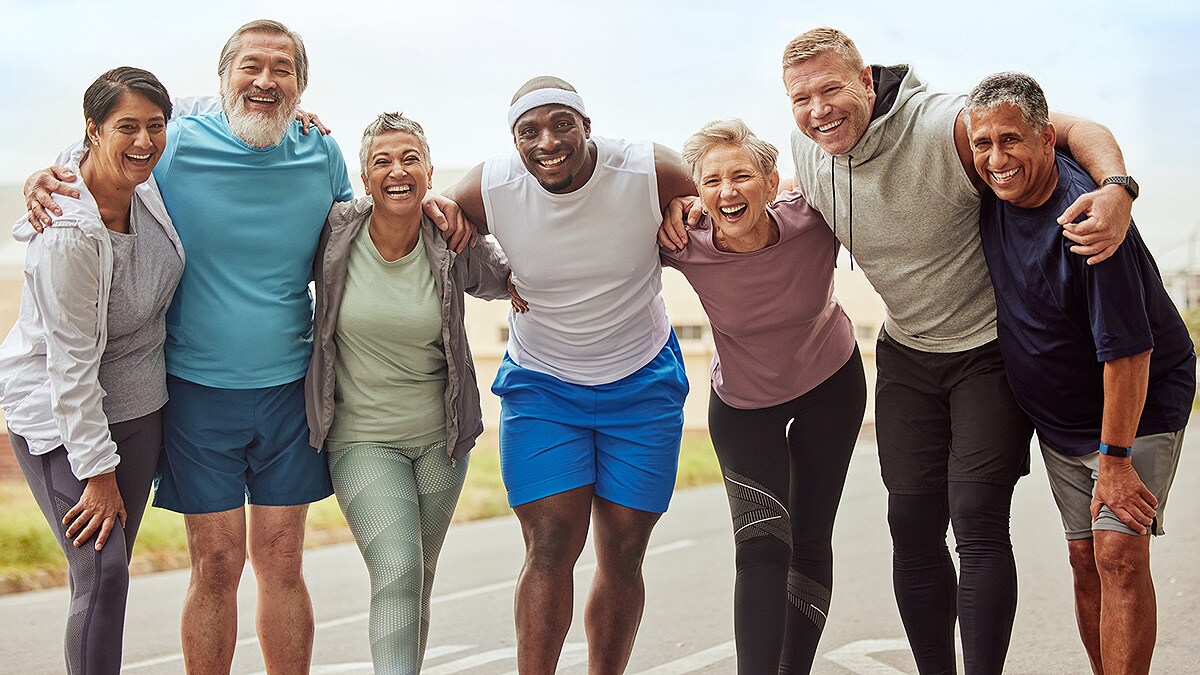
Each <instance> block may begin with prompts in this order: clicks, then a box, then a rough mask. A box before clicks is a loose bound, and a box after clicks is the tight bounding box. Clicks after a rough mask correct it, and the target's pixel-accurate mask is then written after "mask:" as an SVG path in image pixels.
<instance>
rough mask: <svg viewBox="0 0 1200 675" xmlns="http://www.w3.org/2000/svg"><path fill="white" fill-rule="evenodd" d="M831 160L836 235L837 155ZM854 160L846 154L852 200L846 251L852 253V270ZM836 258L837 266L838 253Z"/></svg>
mask: <svg viewBox="0 0 1200 675" xmlns="http://www.w3.org/2000/svg"><path fill="white" fill-rule="evenodd" d="M829 160H830V168H829V183H830V186H831V187H832V188H833V233H834V234H835V235H836V234H837V203H838V201H837V157H836V156H830V158H829ZM853 162H854V155H846V171H847V174H846V177H847V183H848V187H849V190H850V200H849V201H850V204H849V206H850V208H849V215H850V225H849V227H847V228H846V229H847V231H848V233H849V236H848V237H847V239H848V240H849V241H848V242H847V244H846V252H847V253H849V254H850V269H851V271H853V270H854V164H853ZM834 258H835V259H834V261H833V264H834V266H835V267H836V266H837V260H836V258H837V254H836V253H835V254H834Z"/></svg>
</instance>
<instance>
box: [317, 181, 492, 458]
mask: <svg viewBox="0 0 1200 675" xmlns="http://www.w3.org/2000/svg"><path fill="white" fill-rule="evenodd" d="M371 206H372V204H371V198H370V197H369V196H368V197H360V198H358V199H356V200H354V201H352V202H340V203H337V204H334V205H333V208H332V209H331V210H330V212H329V218H328V219H327V220H326V221H325V229H324V230H322V231H321V241H320V243H319V244H318V245H317V255H316V258H315V260H314V263H313V278H314V280H315V281H316V310H315V313H314V316H313V354H312V361H311V362H310V363H309V366H308V375H307V376H306V377H305V378H304V399H305V408H306V410H307V413H308V442H309V443H311V444H312V446H313V447H314V448H317V449H322V447H323V446H324V444H325V439H326V437H328V435H329V428H330V427H331V426H332V425H333V411H334V404H333V392H334V388H335V386H336V384H337V383H336V379H335V378H336V374H335V372H334V367H333V362H334V359H335V357H336V356H337V345H336V344H335V343H334V341H333V332H334V328H335V327H336V326H337V317H338V312H339V311H340V310H341V306H342V293H343V292H345V290H346V268H347V266H348V264H349V259H350V247H351V244H352V243H353V242H354V239H355V237H357V236H358V233H359V232H361V231H362V228H363V227H364V226H365V225H366V224H367V222H368V221H369V220H370V217H371ZM421 234H422V235H423V236H422V237H421V239H422V241H424V242H425V254H426V256H427V257H428V258H429V266H430V269H432V271H433V281H434V285H435V286H436V287H437V291H438V297H439V298H441V305H442V343H443V345H444V347H445V350H446V366H447V372H446V395H445V404H446V453H447V454H448V455H449V456H450V459H451V460H458V459H460V458H462V457H463V456H464V455H466V454H467V453H468V452H470V451H471V448H472V447H473V446H474V445H475V439H476V438H478V437H479V434H481V433H482V432H483V413H482V411H481V410H480V408H479V385H478V383H477V381H476V379H475V364H474V363H473V362H472V361H471V348H470V347H469V346H468V345H467V333H466V329H465V327H464V325H463V311H464V305H463V292H464V291H465V292H467V293H470V294H471V295H473V296H475V297H477V298H482V299H484V300H499V299H504V298H507V297H509V296H508V274H509V269H508V261H507V260H506V259H505V258H504V255H503V254H502V253H501V252H500V249H498V248H496V246H495V245H493V244H492V243H491V242H488V241H486V240H481V241H479V242H478V243H477V244H476V245H475V246H474V247H468V248H466V249H464V250H463V252H462V253H457V254H456V253H455V252H454V251H451V250H450V249H449V248H448V247H447V246H446V241H445V239H443V238H442V234H441V232H439V231H438V229H437V227H436V226H435V225H434V224H433V221H431V220H430V219H429V218H428V217H425V216H422V217H421Z"/></svg>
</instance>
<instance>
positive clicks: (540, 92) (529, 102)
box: [508, 89, 587, 130]
mask: <svg viewBox="0 0 1200 675" xmlns="http://www.w3.org/2000/svg"><path fill="white" fill-rule="evenodd" d="M551 103H559V104H562V105H565V106H567V107H568V108H572V109H574V110H575V111H576V112H578V113H579V114H580V115H583V116H584V117H587V112H585V111H584V109H583V97H582V96H580V95H579V94H576V93H575V92H573V91H567V90H566V89H534V90H533V91H531V92H529V93H527V94H525V95H524V96H522V97H521V98H519V99H517V100H516V102H515V103H513V104H512V105H511V106H509V108H508V128H509V129H510V130H511V129H512V128H513V127H515V126H517V120H518V119H520V118H521V115H524V114H525V113H527V112H529V111H530V110H533V109H534V108H537V107H539V106H543V105H549V104H551Z"/></svg>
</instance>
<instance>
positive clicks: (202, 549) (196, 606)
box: [26, 20, 353, 673]
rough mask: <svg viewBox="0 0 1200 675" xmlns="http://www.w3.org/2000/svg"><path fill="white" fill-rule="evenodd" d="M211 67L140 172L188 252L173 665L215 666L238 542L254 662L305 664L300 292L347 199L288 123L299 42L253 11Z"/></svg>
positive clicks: (307, 462) (175, 386)
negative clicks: (251, 612) (181, 590)
mask: <svg viewBox="0 0 1200 675" xmlns="http://www.w3.org/2000/svg"><path fill="white" fill-rule="evenodd" d="M217 71H218V74H219V75H220V86H221V106H220V109H217V110H212V111H208V112H200V113H196V114H191V115H184V116H182V117H179V118H178V119H174V120H172V122H171V124H170V126H169V129H168V134H167V142H166V147H164V148H162V157H161V159H160V160H159V162H158V164H157V166H156V167H155V169H154V176H155V179H156V180H157V182H158V185H159V188H160V190H161V192H162V195H163V201H164V203H165V204H166V205H167V210H168V212H169V214H170V216H171V218H172V220H173V221H174V224H175V227H176V229H177V230H178V232H179V238H180V240H181V241H182V242H183V245H184V250H185V252H186V255H187V262H186V266H185V268H184V272H183V277H182V279H181V280H180V283H179V288H178V290H177V291H176V293H175V298H174V301H173V303H172V305H171V308H170V310H169V311H168V314H167V342H166V360H167V374H168V382H167V386H168V390H169V393H170V401H169V402H168V403H167V405H166V407H165V408H164V411H163V440H164V445H165V447H164V450H163V454H162V456H161V459H160V461H159V478H160V480H159V483H158V488H157V490H156V493H155V500H154V503H155V505H157V506H160V507H163V508H167V509H170V510H173V511H178V512H180V513H184V514H185V522H186V525H187V533H188V552H189V554H190V556H191V563H192V576H191V582H190V585H189V588H188V593H187V598H186V601H185V603H184V608H183V621H182V623H183V627H182V638H183V652H184V661H185V665H186V667H187V669H188V671H196V672H228V671H229V668H230V665H231V663H232V660H233V654H234V648H235V645H236V640H237V587H238V580H239V579H240V578H241V574H242V569H243V567H244V565H245V560H246V556H247V552H248V553H249V557H250V561H251V564H252V565H253V567H254V571H255V576H256V578H257V580H258V617H259V620H258V634H259V642H260V644H261V647H262V651H263V660H264V661H265V663H266V666H267V670H269V671H271V672H289V673H290V672H307V671H308V669H309V663H310V661H311V657H312V640H313V614H312V603H311V601H310V599H309V595H308V590H307V588H306V587H305V583H304V577H303V575H302V573H301V564H300V561H301V555H302V552H303V546H304V523H305V516H306V514H307V510H308V504H309V503H310V502H313V501H316V500H319V499H322V498H324V497H327V496H328V495H330V494H332V492H333V489H332V485H331V483H330V479H329V471H328V468H327V467H326V464H325V458H324V457H323V456H322V455H320V454H318V452H317V451H316V450H315V449H313V448H312V447H311V446H310V445H309V444H308V429H307V423H306V420H305V408H304V394H303V384H304V374H305V371H306V370H307V368H308V361H309V357H310V354H311V336H312V305H311V300H310V297H309V291H308V284H309V281H310V280H311V279H312V266H313V257H314V255H315V252H316V247H317V241H318V238H319V236H320V232H321V228H322V226H323V225H324V222H325V218H326V216H327V215H328V213H329V209H330V206H332V204H333V203H334V202H335V201H345V200H349V199H351V198H353V193H352V191H351V188H350V181H349V177H348V175H347V172H346V164H345V161H344V160H343V158H342V154H341V152H340V150H339V149H338V146H337V145H336V144H335V143H334V142H333V141H332V140H331V139H329V138H328V137H326V136H323V135H321V134H307V133H304V132H302V131H301V127H300V124H299V123H297V122H295V117H296V112H297V109H298V105H299V102H300V95H301V94H302V93H303V92H304V89H305V87H306V86H307V84H308V57H307V54H306V52H305V49H304V43H303V41H302V40H301V38H300V36H299V35H297V34H296V33H294V32H292V31H290V30H289V29H288V28H287V27H286V26H284V25H283V24H281V23H279V22H277V21H269V20H260V21H252V22H250V23H248V24H246V25H244V26H242V27H241V28H239V29H238V30H237V31H235V32H234V34H233V35H232V36H231V37H230V38H229V41H228V42H226V44H225V47H224V49H223V50H222V52H221V56H220V60H219V62H218V68H217ZM56 182H57V181H55V180H53V177H52V176H50V174H49V173H48V172H42V173H41V174H35V176H34V177H33V178H31V181H30V183H34V184H35V185H36V186H37V187H39V188H41V189H43V190H46V191H47V192H49V191H54V192H60V191H61V192H63V193H64V194H68V196H70V195H69V191H66V190H59V189H57V188H56V186H55V184H56ZM30 183H27V184H26V185H27V195H28V194H29V193H30V191H31V190H30ZM34 194H35V198H37V199H41V198H40V197H38V196H37V195H36V191H35V192H34ZM42 204H43V205H44V206H45V208H46V209H48V210H50V211H52V212H53V211H54V207H52V206H50V205H49V204H48V203H47V202H45V201H43V202H42ZM34 215H35V216H37V215H38V214H37V213H36V211H35V214H34ZM42 215H43V216H45V215H46V214H42ZM47 219H48V218H46V217H43V218H42V219H41V220H42V222H43V223H44V222H46V220H47ZM247 502H249V503H250V508H249V524H248V525H247V517H246V515H247V514H246V506H245V505H246V503H247Z"/></svg>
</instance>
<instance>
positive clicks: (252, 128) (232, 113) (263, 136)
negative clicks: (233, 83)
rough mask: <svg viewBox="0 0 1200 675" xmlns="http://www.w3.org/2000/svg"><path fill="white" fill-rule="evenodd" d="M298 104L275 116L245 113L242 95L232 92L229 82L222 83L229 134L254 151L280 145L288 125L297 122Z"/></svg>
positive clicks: (222, 101)
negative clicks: (293, 121)
mask: <svg viewBox="0 0 1200 675" xmlns="http://www.w3.org/2000/svg"><path fill="white" fill-rule="evenodd" d="M298 106H299V102H298V101H297V102H293V103H292V104H291V105H288V101H286V100H285V101H283V105H281V106H280V107H279V109H278V110H277V111H276V112H274V113H258V112H250V111H247V110H246V107H245V103H244V102H243V99H242V94H241V93H239V92H235V91H231V90H230V89H229V87H228V84H227V83H226V82H222V83H221V107H222V108H224V110H225V117H226V118H227V119H228V120H229V130H230V131H232V132H233V135H234V136H237V137H238V138H240V139H242V140H243V141H245V142H246V143H247V144H248V145H250V146H253V147H255V148H265V147H268V146H272V145H277V144H278V143H279V142H280V141H282V140H283V135H284V134H285V133H287V129H288V125H290V124H291V123H292V120H294V119H296V109H297V107H298Z"/></svg>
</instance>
